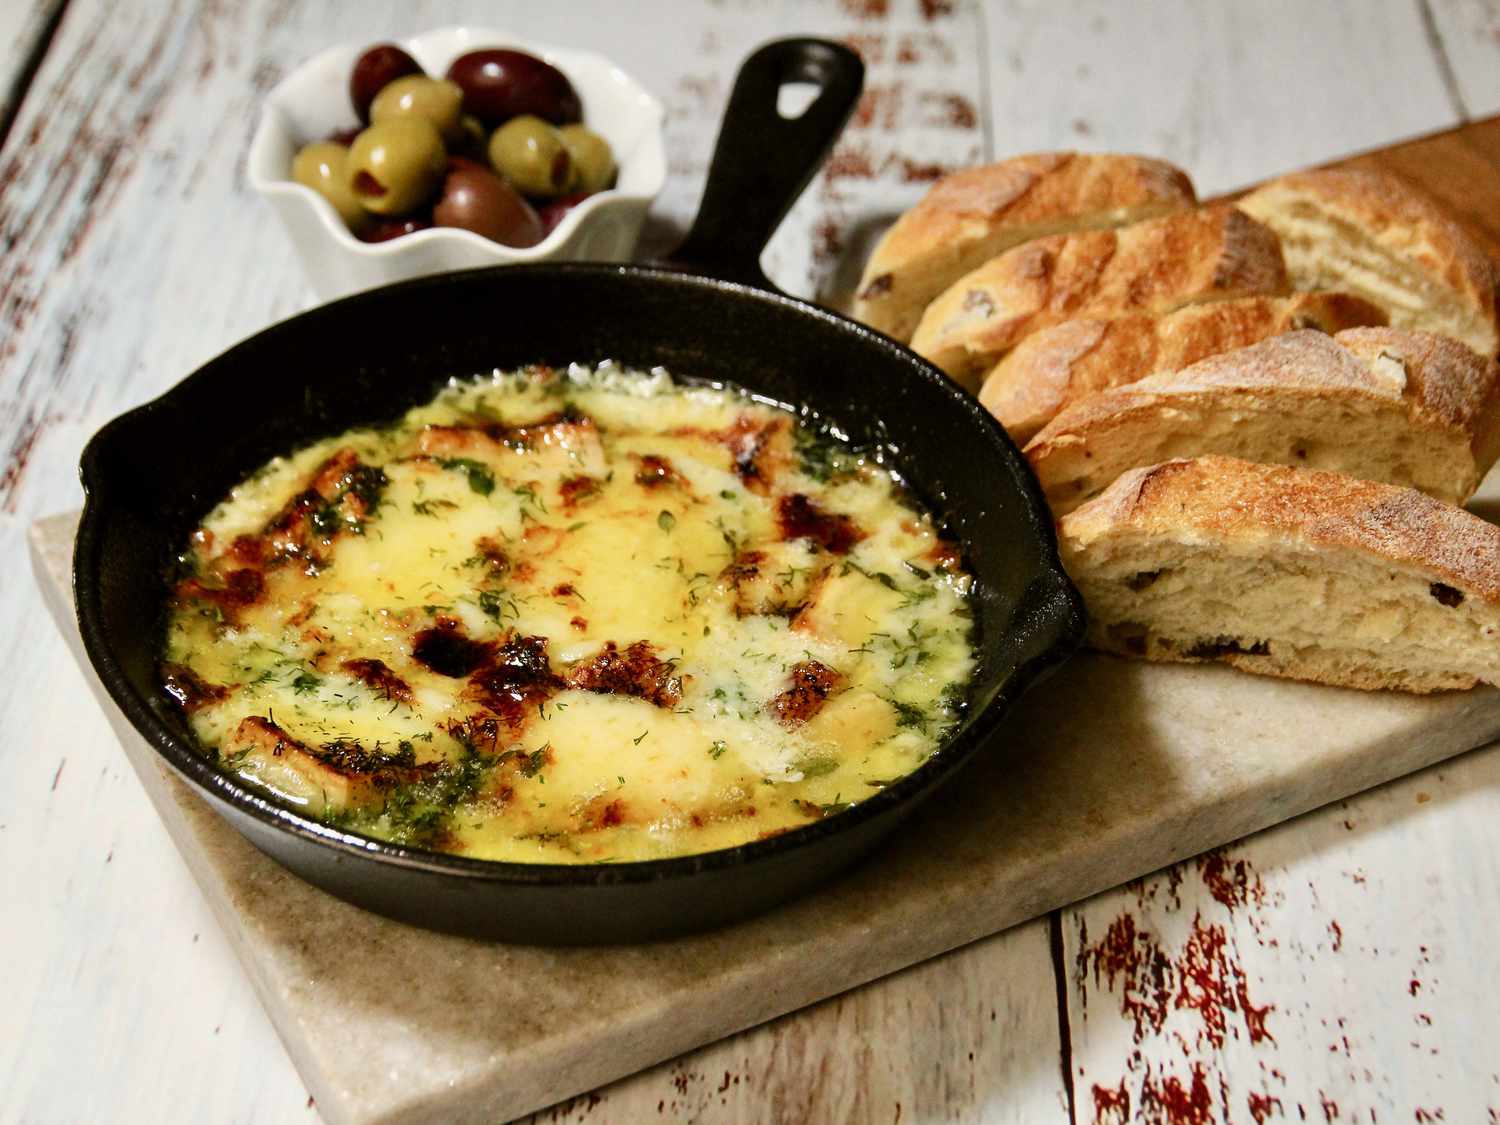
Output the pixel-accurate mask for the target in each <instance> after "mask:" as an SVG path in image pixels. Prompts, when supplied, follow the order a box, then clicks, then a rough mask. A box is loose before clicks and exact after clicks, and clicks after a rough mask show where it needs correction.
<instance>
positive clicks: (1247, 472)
mask: <svg viewBox="0 0 1500 1125" xmlns="http://www.w3.org/2000/svg"><path fill="white" fill-rule="evenodd" d="M1058 535H1059V540H1060V545H1061V549H1062V556H1063V563H1064V565H1065V566H1066V567H1067V569H1068V573H1069V574H1070V575H1071V576H1072V578H1073V580H1074V581H1075V582H1076V583H1077V584H1078V588H1079V590H1080V591H1081V592H1082V594H1083V597H1084V600H1085V601H1086V602H1087V603H1088V609H1089V619H1090V620H1089V639H1090V641H1091V643H1092V644H1093V645H1094V646H1095V647H1097V648H1100V649H1103V650H1105V651H1108V652H1116V653H1120V654H1123V655H1127V656H1138V657H1144V658H1146V659H1149V660H1161V661H1187V662H1194V661H1205V660H1222V661H1225V662H1227V663H1229V664H1232V665H1234V666H1235V667H1237V668H1242V669H1244V670H1245V671H1248V672H1257V673H1262V674H1265V675H1272V676H1285V677H1290V678H1292V679H1301V680H1314V681H1317V682H1319V683H1327V684H1339V685H1343V686H1346V687H1354V688H1364V689H1369V690H1375V689H1384V688H1395V689H1398V690H1402V691H1414V692H1430V691H1442V690H1446V689H1454V688H1468V687H1472V686H1474V685H1475V684H1477V683H1488V684H1500V644H1497V643H1496V642H1497V641H1500V528H1497V527H1495V526H1494V525H1493V524H1489V523H1486V522H1485V521H1484V520H1481V519H1479V518H1478V517H1477V516H1473V515H1470V514H1469V513H1468V512H1465V511H1463V510H1462V509H1460V508H1455V507H1452V506H1450V505H1447V504H1443V503H1441V502H1439V501H1437V500H1434V499H1432V498H1431V497H1429V496H1425V495H1423V494H1422V493H1420V492H1416V491H1414V490H1412V489H1406V488H1397V487H1395V486H1392V485H1388V484H1379V483H1375V482H1372V481H1361V480H1356V479H1354V478H1353V477H1348V476H1344V475H1343V474H1340V473H1325V472H1317V471H1314V470H1309V469H1295V468H1289V467H1286V466H1278V465H1257V464H1252V463H1250V462H1247V461H1239V460H1234V459H1230V458H1223V457H1202V458H1198V459H1196V460H1191V461H1168V462H1166V463H1164V464H1161V465H1155V466H1152V467H1150V468H1143V469H1134V470H1132V471H1130V472H1128V473H1126V474H1125V475H1124V476H1122V477H1120V478H1119V479H1118V480H1117V481H1115V483H1114V484H1113V485H1111V486H1110V488H1109V489H1108V490H1107V491H1106V492H1104V493H1103V494H1102V495H1101V496H1099V497H1098V498H1097V499H1095V500H1093V501H1092V502H1090V503H1088V504H1086V505H1084V506H1083V507H1081V508H1079V509H1078V510H1077V511H1075V512H1072V513H1070V514H1069V515H1067V516H1065V517H1063V519H1062V520H1061V521H1060V523H1059V527H1058Z"/></svg>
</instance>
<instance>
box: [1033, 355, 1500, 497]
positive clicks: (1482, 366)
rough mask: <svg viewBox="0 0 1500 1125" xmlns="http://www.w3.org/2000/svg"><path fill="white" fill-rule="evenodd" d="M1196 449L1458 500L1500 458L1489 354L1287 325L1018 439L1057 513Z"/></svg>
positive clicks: (1104, 397)
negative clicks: (1128, 473)
mask: <svg viewBox="0 0 1500 1125" xmlns="http://www.w3.org/2000/svg"><path fill="white" fill-rule="evenodd" d="M1205 453H1219V454H1224V455H1226V456H1230V457H1242V458H1244V459H1245V460H1247V461H1264V462H1269V463H1274V464H1282V465H1300V466H1303V467H1306V468H1312V469H1330V470H1333V471H1336V472H1342V473H1349V474H1350V475H1351V476H1356V477H1364V478H1365V479H1367V480H1380V481H1386V482H1387V483H1389V484H1398V485H1403V486H1409V487H1412V488H1416V489H1418V490H1420V491H1422V492H1426V493H1428V494H1429V495H1432V496H1435V497H1437V498H1438V499H1440V500H1446V501H1448V502H1449V503H1453V504H1462V503H1463V502H1464V501H1465V500H1467V499H1468V498H1469V497H1470V496H1472V495H1473V493H1474V490H1475V489H1476V488H1478V487H1479V482H1480V480H1481V479H1483V477H1484V474H1485V473H1487V472H1488V471H1489V469H1490V466H1491V465H1493V464H1494V463H1495V458H1496V456H1497V455H1500V364H1496V363H1495V361H1494V360H1492V359H1486V358H1485V357H1483V356H1479V355H1475V354H1474V353H1473V352H1471V351H1470V350H1469V349H1468V348H1466V347H1464V346H1463V345H1462V344H1460V343H1459V342H1458V341H1457V340H1452V339H1449V338H1448V337H1446V336H1434V335H1431V334H1430V333H1425V332H1403V331H1401V330H1399V329H1394V328H1357V329H1351V330H1349V331H1348V332H1343V333H1340V334H1339V335H1338V336H1337V337H1329V336H1325V335H1324V334H1323V333H1321V332H1315V331H1311V330H1305V331H1301V332H1289V333H1287V334H1286V335H1283V336H1277V337H1274V338H1273V339H1270V340H1266V341H1264V342H1262V343H1259V344H1253V345H1251V346H1250V347H1248V348H1239V349H1236V350H1235V351H1231V352H1225V353H1224V354H1222V355H1217V356H1212V357H1210V358H1208V359H1205V360H1202V361H1200V362H1198V363H1196V364H1193V365H1192V366H1191V367H1188V368H1186V369H1184V370H1182V371H1178V372H1167V373H1163V374H1159V375H1152V376H1150V377H1148V378H1145V379H1141V380H1140V381H1138V382H1135V383H1132V384H1130V385H1129V386H1125V387H1116V388H1114V389H1113V390H1108V391H1103V392H1101V393H1099V394H1097V395H1094V396H1092V397H1090V398H1085V399H1083V400H1082V401H1080V402H1079V403H1078V404H1077V405H1075V406H1071V407H1069V408H1068V409H1067V410H1064V411H1063V412H1062V413H1061V414H1059V415H1058V416H1057V417H1056V418H1054V419H1053V420H1052V421H1051V422H1050V423H1049V424H1048V425H1047V426H1046V427H1045V428H1043V430H1042V431H1041V432H1040V433H1039V434H1037V435H1036V437H1034V438H1032V439H1031V441H1030V442H1029V443H1028V444H1027V446H1026V459H1027V460H1028V461H1030V462H1031V467H1032V469H1033V470H1034V471H1035V472H1036V475H1037V478H1038V479H1039V480H1040V481H1041V484H1042V490H1043V491H1044V492H1045V493H1046V494H1047V500H1048V503H1050V504H1051V505H1052V511H1053V513H1054V514H1055V515H1059V516H1060V515H1062V514H1064V513H1065V512H1070V511H1072V510H1073V509H1074V508H1076V507H1078V505H1079V504H1082V503H1083V502H1085V501H1086V500H1088V499H1089V498H1090V497H1092V496H1095V495H1097V494H1098V493H1100V492H1102V491H1103V490H1104V489H1105V488H1106V487H1108V485H1109V484H1110V483H1112V482H1113V481H1114V479H1115V478H1116V477H1118V476H1119V475H1120V474H1121V473H1123V472H1124V471H1125V470H1126V469H1132V468H1136V467H1138V466H1140V465H1154V464H1156V463H1157V462H1159V461H1166V460H1169V459H1171V458H1174V457H1198V456H1201V455H1202V454H1205Z"/></svg>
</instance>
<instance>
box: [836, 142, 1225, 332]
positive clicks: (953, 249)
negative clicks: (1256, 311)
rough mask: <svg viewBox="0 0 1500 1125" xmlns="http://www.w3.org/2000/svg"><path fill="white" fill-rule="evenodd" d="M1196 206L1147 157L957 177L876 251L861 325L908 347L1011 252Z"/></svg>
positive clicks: (1060, 159)
mask: <svg viewBox="0 0 1500 1125" xmlns="http://www.w3.org/2000/svg"><path fill="white" fill-rule="evenodd" d="M1196 202H1197V200H1196V198H1195V196H1194V195H1193V185H1192V183H1191V182H1190V181H1189V180H1188V178H1187V174H1186V173H1185V172H1183V171H1182V170H1181V169H1179V168H1174V167H1173V166H1172V165H1170V164H1167V163H1165V162H1163V161H1160V160H1149V159H1147V158H1146V157H1143V156H1117V155H1109V154H1103V155H1098V156H1084V155H1081V154H1079V153H1076V152H1042V153H1034V154H1032V155H1029V156H1017V157H1014V158H1012V159H1010V160H1002V161H1001V162H1000V163H998V164H989V165H986V166H985V167H983V168H970V169H968V170H966V171H963V172H955V173H954V174H953V175H951V176H945V177H944V178H943V179H941V180H939V181H938V182H937V183H935V184H933V186H932V188H931V190H930V191H928V193H927V195H926V196H925V197H924V198H923V199H922V201H921V202H920V203H918V204H917V205H916V206H915V207H913V208H912V209H911V210H910V211H908V212H906V214H904V215H902V216H901V218H899V219H898V220H896V225H895V226H893V227H891V229H890V230H888V231H887V232H886V233H885V236H884V237H883V238H881V240H880V242H879V243H878V244H877V245H876V247H875V250H874V253H872V254H871V255H870V260H869V262H868V263H867V264H866V266H865V272H864V276H863V277H862V278H861V279H860V282H859V291H858V293H857V294H856V296H855V301H854V316H855V318H856V319H858V320H862V321H864V323H866V324H868V325H869V326H870V327H871V328H875V329H878V330H880V331H881V332H885V333H886V334H888V335H891V336H894V337H896V339H898V340H900V341H901V342H902V343H905V342H906V341H908V340H910V339H911V334H912V330H913V329H915V328H916V326H917V321H918V320H920V319H921V317H922V310H923V309H925V308H926V307H927V305H928V303H929V302H930V301H931V300H932V299H933V298H934V297H936V296H937V295H938V294H939V293H941V292H942V291H943V290H944V289H946V288H948V286H950V285H952V284H953V283H954V282H955V281H957V280H958V279H959V278H960V277H962V276H963V275H964V274H966V273H968V272H969V271H970V270H971V269H973V268H974V267H975V266H978V265H980V264H981V263H983V262H986V261H988V260H989V259H990V258H993V257H994V256H995V255H996V254H998V253H1000V252H1001V251H1002V250H1008V249H1010V248H1011V247H1012V246H1018V245H1020V244H1021V243H1023V242H1029V241H1031V240H1032V239H1033V238H1040V237H1042V236H1043V235H1049V234H1060V233H1063V232H1065V231H1070V230H1083V229H1088V228H1103V227H1116V226H1120V225H1122V224H1124V223H1133V222H1136V221H1138V220H1140V219H1147V218H1151V217H1152V216H1154V215H1162V214H1165V213H1166V212H1168V211H1174V210H1178V209H1181V208H1184V207H1192V206H1194V205H1195V203H1196Z"/></svg>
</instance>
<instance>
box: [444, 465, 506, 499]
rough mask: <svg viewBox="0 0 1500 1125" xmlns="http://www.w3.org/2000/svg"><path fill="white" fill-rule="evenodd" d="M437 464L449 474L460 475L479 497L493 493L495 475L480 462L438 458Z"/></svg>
mask: <svg viewBox="0 0 1500 1125" xmlns="http://www.w3.org/2000/svg"><path fill="white" fill-rule="evenodd" d="M438 464H439V465H441V466H442V467H443V468H445V469H448V470H449V471H451V472H455V473H462V474H463V475H464V477H465V478H466V479H467V480H468V482H469V488H470V489H472V490H473V491H474V492H477V493H479V495H481V496H488V495H489V494H490V493H491V492H494V491H495V474H494V473H492V472H490V470H489V467H488V466H487V465H485V464H484V462H482V461H475V460H474V459H473V458H472V457H440V458H439V459H438Z"/></svg>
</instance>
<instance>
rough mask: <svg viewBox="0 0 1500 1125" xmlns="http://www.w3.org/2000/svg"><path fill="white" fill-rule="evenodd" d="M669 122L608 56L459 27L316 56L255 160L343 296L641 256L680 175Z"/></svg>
mask: <svg viewBox="0 0 1500 1125" xmlns="http://www.w3.org/2000/svg"><path fill="white" fill-rule="evenodd" d="M662 119H663V112H662V106H661V103H660V102H659V101H657V99H656V98H654V97H652V96H651V94H649V93H648V92H647V91H646V90H645V88H644V87H642V86H641V85H640V83H638V82H636V81H635V80H634V79H633V78H631V77H630V76H629V75H627V74H625V72H624V71H622V70H620V69H619V68H618V67H616V66H615V65H614V64H612V63H610V62H609V61H608V60H607V59H605V58H603V57H601V56H599V55H596V54H592V53H590V52H587V51H578V50H572V49H568V48H562V47H551V46H547V45H545V44H539V43H530V42H527V41H524V40H522V39H520V38H518V37H516V36H513V35H511V34H509V33H507V32H503V31H493V30H489V29H481V28H470V27H448V28H440V29H438V30H435V31H429V32H426V33H425V34H422V35H418V36H416V37H414V38H412V39H407V40H403V41H401V42H387V43H368V44H355V45H348V46H342V47H334V48H331V49H329V50H327V51H324V52H323V53H322V54H320V55H318V56H316V57H315V58H313V59H311V60H309V61H308V62H306V63H304V64H303V65H302V66H300V67H298V68H297V69H296V70H295V71H293V72H292V73H291V74H290V75H288V76H287V77H286V78H285V79H284V80H283V81H282V82H281V83H279V84H278V85H277V86H276V87H275V88H274V89H273V90H272V91H271V93H270V95H269V97H268V98H267V100H266V104H265V106H264V107H263V109H262V112H261V118H260V123H259V125H258V127H257V128H256V131H255V136H254V139H253V140H252V141H251V145H250V155H249V160H248V164H247V168H248V173H249V178H250V184H251V186H252V187H253V188H254V189H255V190H256V191H257V192H258V193H259V194H261V195H263V196H264V197H265V198H266V199H267V200H269V201H270V203H271V205H272V206H273V208H274V209H275V211H276V213H277V214H278V215H279V216H280V218H281V221H282V223H283V225H285V227H286V228H287V232H288V233H289V234H290V236H291V239H292V243H293V245H294V246H295V248H296V250H297V253H298V255H299V257H300V258H301V260H302V264H303V266H304V268H305V270H306V272H307V276H308V279H309V281H310V282H311V285H312V288H313V291H314V292H315V293H316V294H317V296H318V297H319V298H321V299H323V300H331V299H332V298H334V297H341V296H344V295H345V294H348V293H354V292H358V291H359V290H362V289H370V288H373V287H375V286H377V285H384V284H386V283H388V282H391V281H398V280H401V279H403V278H408V277H417V276H420V275H422V274H429V273H441V272H444V271H446V270H454V269H468V268H472V267H478V266H490V265H502V264H507V263H512V262H541V261H568V260H589V261H628V260H629V258H630V256H631V254H632V252H633V251H634V249H635V244H636V240H637V238H638V236H639V234H640V229H641V223H642V222H643V221H644V219H645V216H646V211H647V209H648V208H649V207H650V206H651V203H652V201H653V200H654V199H655V197H656V195H657V193H658V192H659V191H660V190H661V187H662V184H663V183H664V182H665V179H666V158H665V155H664V152H663V148H662Z"/></svg>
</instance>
